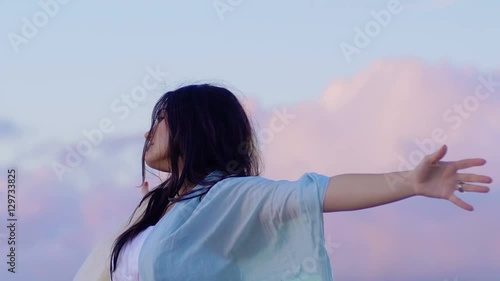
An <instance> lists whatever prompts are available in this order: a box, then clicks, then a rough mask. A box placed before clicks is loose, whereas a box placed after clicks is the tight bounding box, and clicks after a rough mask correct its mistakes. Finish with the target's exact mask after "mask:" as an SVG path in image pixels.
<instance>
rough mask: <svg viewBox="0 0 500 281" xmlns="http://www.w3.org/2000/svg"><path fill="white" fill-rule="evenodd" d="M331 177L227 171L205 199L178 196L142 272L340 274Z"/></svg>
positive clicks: (159, 278)
mask: <svg viewBox="0 0 500 281" xmlns="http://www.w3.org/2000/svg"><path fill="white" fill-rule="evenodd" d="M217 176H220V171H218V170H216V171H214V172H212V173H211V174H209V175H208V176H207V177H217ZM328 181H329V177H327V176H325V175H321V174H317V173H312V172H311V173H305V174H304V175H303V176H302V177H300V178H299V179H298V180H296V181H288V180H270V179H266V178H263V177H260V176H252V177H234V178H226V179H224V180H222V181H219V182H218V183H217V184H215V185H214V186H213V187H212V188H211V189H210V191H209V192H208V193H207V194H206V195H205V196H204V197H203V199H202V201H201V202H200V201H199V199H198V198H193V199H189V200H186V201H181V202H177V203H176V204H175V205H174V206H173V207H172V209H171V210H170V211H169V212H168V213H167V214H166V215H165V216H164V217H163V218H162V219H161V220H160V221H159V222H158V223H157V224H156V226H155V227H154V229H153V230H152V231H151V232H150V233H149V235H148V236H147V238H146V240H145V241H144V244H143V246H142V249H141V251H140V254H139V276H140V278H141V280H142V281H167V280H168V281H200V280H203V281H225V280H227V281H240V280H241V281H278V280H287V281H291V280H308V281H333V272H332V269H331V265H330V259H329V256H328V254H327V251H326V248H325V241H324V229H323V201H324V196H325V192H326V189H327V186H328ZM202 188H203V187H202V186H200V185H198V186H196V187H195V189H196V190H197V191H196V192H201V191H200V190H201V189H202Z"/></svg>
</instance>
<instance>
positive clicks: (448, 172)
mask: <svg viewBox="0 0 500 281" xmlns="http://www.w3.org/2000/svg"><path fill="white" fill-rule="evenodd" d="M446 150H447V147H446V145H443V146H442V147H441V148H440V149H439V150H438V151H436V152H435V153H433V154H429V155H426V157H425V158H424V159H423V160H422V161H421V162H420V163H419V164H418V166H417V167H415V169H413V170H411V171H403V172H391V173H383V174H342V175H337V176H333V177H330V182H329V184H328V187H327V191H326V194H325V199H324V202H323V212H324V213H327V212H337V211H352V210H359V209H365V208H371V207H376V206H380V205H384V204H388V203H392V202H396V201H399V200H402V199H406V198H409V197H412V196H416V195H421V196H425V197H430V198H439V199H447V200H449V201H451V202H452V203H453V204H455V205H457V206H458V207H460V208H463V209H465V210H468V211H472V210H473V209H474V208H473V207H472V206H471V205H469V204H468V203H466V202H464V201H463V200H462V199H460V198H458V197H457V196H456V195H455V191H456V190H457V181H462V182H464V183H465V184H464V185H463V190H464V191H466V192H480V193H486V192H488V191H489V190H490V189H489V188H488V187H486V186H480V185H475V184H472V183H473V182H479V183H491V182H493V179H492V178H490V177H488V176H484V175H475V174H467V173H457V171H458V170H460V169H466V168H470V167H473V166H482V165H484V164H485V163H486V160H484V159H481V158H471V159H464V160H459V161H452V162H446V161H440V159H441V158H443V156H444V155H445V154H446Z"/></svg>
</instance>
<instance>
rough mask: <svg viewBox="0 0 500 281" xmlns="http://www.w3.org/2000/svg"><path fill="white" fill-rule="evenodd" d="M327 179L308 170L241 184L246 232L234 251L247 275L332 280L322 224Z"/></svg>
mask: <svg viewBox="0 0 500 281" xmlns="http://www.w3.org/2000/svg"><path fill="white" fill-rule="evenodd" d="M329 180H330V178H329V177H328V176H325V175H321V174H318V173H312V172H310V173H305V174H304V175H302V176H301V177H300V178H299V179H298V180H295V181H288V180H278V181H274V180H267V179H260V180H258V181H255V182H253V183H251V184H249V185H248V188H245V191H244V193H245V194H244V196H242V197H243V198H242V199H241V201H240V204H241V207H240V208H241V213H242V216H241V217H242V218H244V220H245V225H246V227H247V230H248V232H245V234H246V235H239V236H238V239H240V244H239V247H237V250H236V251H235V256H236V259H237V260H238V261H240V263H239V267H240V270H241V272H242V274H243V275H244V276H247V277H248V280H266V281H267V280H318V281H319V280H322V281H326V280H328V281H330V280H332V278H333V277H332V276H333V273H332V269H331V265H330V260H329V257H328V253H327V251H326V248H325V242H324V225H323V202H324V198H325V193H326V190H327V187H328V183H329ZM295 278H299V279H295ZM245 280H247V279H245Z"/></svg>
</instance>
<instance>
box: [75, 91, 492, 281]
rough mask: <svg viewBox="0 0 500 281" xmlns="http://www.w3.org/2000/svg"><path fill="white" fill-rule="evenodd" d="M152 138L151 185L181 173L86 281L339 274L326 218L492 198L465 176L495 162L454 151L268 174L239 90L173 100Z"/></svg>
mask: <svg viewBox="0 0 500 281" xmlns="http://www.w3.org/2000/svg"><path fill="white" fill-rule="evenodd" d="M145 138H146V141H145V144H144V150H143V156H142V160H143V163H142V177H143V179H142V180H143V184H145V174H144V170H145V163H146V164H147V165H148V166H149V167H151V168H154V169H157V170H159V171H163V172H167V173H170V177H169V178H168V179H167V180H166V181H164V182H162V183H161V184H160V185H158V186H157V187H155V188H153V189H152V190H151V191H148V192H147V194H145V196H144V198H143V199H142V200H141V202H140V203H139V206H138V207H137V208H136V210H135V211H134V213H133V214H132V217H131V218H130V220H129V224H128V225H127V226H126V227H125V228H124V229H123V231H122V232H121V233H120V235H119V236H118V237H117V238H116V239H115V240H114V243H113V245H112V247H99V248H98V249H97V250H96V251H94V252H93V253H92V254H91V255H90V256H89V258H88V259H87V261H86V263H85V264H84V265H83V266H82V268H81V269H80V271H79V273H78V274H77V276H76V277H75V279H74V280H75V281H76V280H78V281H79V280H86V281H109V280H113V281H160V280H161V281H166V280H169V281H181V280H182V281H189V280H193V281H194V280H196V281H199V280H203V281H226V280H227V281H237V280H242V281H243V280H245V281H277V280H330V281H331V280H333V276H332V270H331V267H330V260H329V258H328V254H327V252H326V249H325V244H324V237H323V213H325V212H336V211H349V210H359V209H364V208H370V207H375V206H379V205H383V204H387V203H391V202H395V201H399V200H402V199H405V198H409V197H412V196H417V195H418V196H426V197H430V198H440V199H446V200H449V201H451V202H452V203H454V204H456V205H457V206H458V207H461V208H463V209H465V210H469V211H472V210H473V208H472V206H470V205H469V204H467V203H465V202H464V201H462V200H461V199H459V198H458V197H457V196H456V195H455V194H454V192H455V191H456V190H457V187H458V190H459V191H461V192H464V191H467V192H481V193H485V192H488V191H489V188H488V187H486V186H481V185H476V184H473V183H491V182H492V179H491V178H490V177H488V176H483V175H475V174H467V173H457V172H458V170H460V169H465V168H469V167H473V166H480V165H484V164H485V163H486V161H485V160H484V159H477V158H476V159H464V160H460V161H453V162H445V161H440V160H441V159H442V158H443V157H444V155H445V154H446V149H447V148H446V146H442V147H441V148H440V149H439V150H438V151H436V152H435V153H433V154H429V155H426V157H425V158H424V159H423V160H422V161H421V162H420V163H419V165H418V166H417V167H416V168H415V169H413V170H411V171H403V172H392V173H386V174H342V175H336V176H332V177H328V176H325V175H321V174H317V173H313V172H308V173H304V175H303V176H302V177H300V179H298V180H296V181H288V180H278V181H275V180H269V179H266V178H263V177H261V176H259V174H260V158H259V151H258V149H257V144H256V138H255V132H254V130H253V128H252V126H251V123H250V121H249V118H248V116H247V114H246V113H245V110H244V109H243V107H242V105H241V104H240V102H239V101H238V99H237V98H236V97H235V95H233V93H231V92H230V91H229V90H227V89H225V88H223V87H218V86H213V85H208V84H201V85H190V86H185V87H182V88H179V89H177V90H175V91H171V92H167V93H166V94H165V95H163V96H162V97H161V98H160V100H159V101H158V102H157V104H156V105H155V107H154V110H153V113H152V120H151V127H150V130H149V131H148V132H147V133H146V134H145ZM105 254H106V255H105ZM104 256H106V257H107V259H105V263H106V265H108V266H109V267H103V265H104V262H103V259H104V258H103V257H104Z"/></svg>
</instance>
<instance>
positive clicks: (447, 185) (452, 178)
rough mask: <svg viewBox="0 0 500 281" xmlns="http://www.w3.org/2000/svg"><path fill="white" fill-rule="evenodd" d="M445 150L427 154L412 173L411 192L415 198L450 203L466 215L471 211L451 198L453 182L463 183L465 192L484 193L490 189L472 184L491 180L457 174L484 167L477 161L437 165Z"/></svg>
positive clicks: (466, 205)
mask: <svg viewBox="0 0 500 281" xmlns="http://www.w3.org/2000/svg"><path fill="white" fill-rule="evenodd" d="M446 150H447V146H446V145H443V146H441V148H440V149H439V150H438V151H436V152H434V153H433V154H428V155H426V156H425V158H424V159H423V160H422V161H421V162H420V163H419V164H418V166H417V167H415V169H414V170H413V171H412V183H413V190H414V192H415V194H416V195H423V196H426V197H431V198H441V199H447V200H450V201H451V202H452V203H453V204H455V205H457V206H458V207H460V208H463V209H465V210H468V211H473V210H474V208H473V207H472V206H471V205H469V204H467V203H466V202H464V201H463V200H462V199H460V198H458V197H457V196H455V191H456V190H457V187H458V185H457V181H458V180H460V181H462V182H464V183H465V184H464V185H463V190H464V191H465V192H480V193H486V192H488V191H490V189H489V188H488V187H486V186H481V185H475V184H472V183H473V182H475V183H491V182H493V179H492V178H490V177H488V176H484V175H476V174H466V173H457V171H458V170H461V169H466V168H470V167H474V166H482V165H484V164H486V160H484V159H481V158H471V159H463V160H459V161H451V162H446V161H439V160H440V159H442V158H443V157H444V155H445V154H446Z"/></svg>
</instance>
